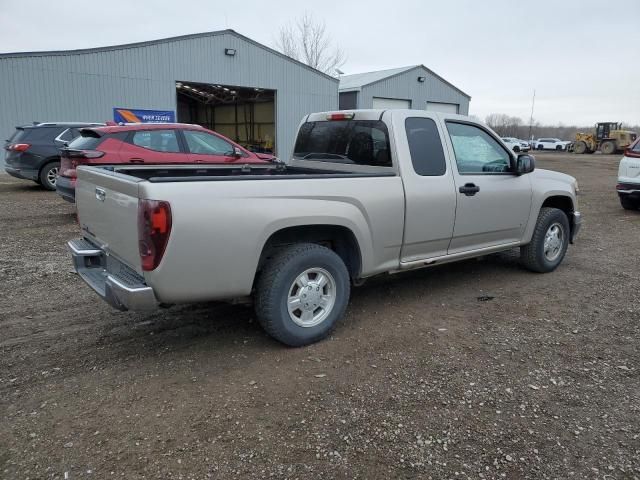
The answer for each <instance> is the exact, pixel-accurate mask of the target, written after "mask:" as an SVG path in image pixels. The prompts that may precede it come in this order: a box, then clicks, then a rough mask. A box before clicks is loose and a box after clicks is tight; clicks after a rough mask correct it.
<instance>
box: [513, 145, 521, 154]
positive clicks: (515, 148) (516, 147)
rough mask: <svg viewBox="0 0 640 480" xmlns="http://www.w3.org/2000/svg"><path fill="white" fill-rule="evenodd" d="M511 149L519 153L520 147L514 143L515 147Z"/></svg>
mask: <svg viewBox="0 0 640 480" xmlns="http://www.w3.org/2000/svg"><path fill="white" fill-rule="evenodd" d="M513 151H514V152H516V153H520V147H519V146H518V145H516V146H515V147H513Z"/></svg>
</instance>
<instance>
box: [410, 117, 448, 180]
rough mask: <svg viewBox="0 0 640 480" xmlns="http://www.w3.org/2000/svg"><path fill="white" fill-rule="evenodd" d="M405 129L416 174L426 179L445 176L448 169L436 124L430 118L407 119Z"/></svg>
mask: <svg viewBox="0 0 640 480" xmlns="http://www.w3.org/2000/svg"><path fill="white" fill-rule="evenodd" d="M405 129H406V131H407V140H408V142H409V152H410V153H411V163H413V169H414V170H415V172H416V173H417V174H418V175H421V176H425V177H429V176H440V175H444V172H445V171H446V170H447V167H446V163H445V159H444V151H443V150H442V141H441V140H440V134H439V133H438V127H437V126H436V122H434V121H433V120H431V119H430V118H422V117H413V118H407V119H406V120H405Z"/></svg>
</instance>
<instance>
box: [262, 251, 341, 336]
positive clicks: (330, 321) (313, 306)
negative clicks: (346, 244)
mask: <svg viewBox="0 0 640 480" xmlns="http://www.w3.org/2000/svg"><path fill="white" fill-rule="evenodd" d="M349 293H350V284H349V272H348V271H347V267H346V266H345V264H344V262H343V261H342V259H341V258H340V257H339V256H338V255H337V254H336V253H335V252H334V251H333V250H330V249H328V248H326V247H323V246H321V245H317V244H314V243H300V244H297V245H292V246H288V247H286V248H284V249H283V250H281V251H279V252H278V253H276V254H275V255H274V256H273V257H272V258H271V259H269V260H268V261H267V262H266V264H265V266H264V268H263V270H262V272H261V274H260V277H259V279H258V282H257V285H256V293H255V308H256V314H257V317H258V321H259V322H260V324H261V325H262V328H264V329H265V331H266V332H267V333H268V334H269V335H271V336H272V337H273V338H275V339H276V340H278V341H280V342H282V343H284V344H285V345H289V346H292V347H301V346H303V345H308V344H310V343H314V342H317V341H319V340H322V339H323V338H325V337H326V336H327V335H329V334H330V333H331V331H332V330H333V328H334V327H335V325H336V323H337V322H338V320H340V318H342V316H343V315H344V312H345V310H346V308H347V304H348V303H349Z"/></svg>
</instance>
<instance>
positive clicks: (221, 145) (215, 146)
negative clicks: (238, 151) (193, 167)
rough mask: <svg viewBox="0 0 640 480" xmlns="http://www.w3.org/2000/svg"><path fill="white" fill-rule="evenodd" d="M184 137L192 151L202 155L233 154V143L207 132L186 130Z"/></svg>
mask: <svg viewBox="0 0 640 480" xmlns="http://www.w3.org/2000/svg"><path fill="white" fill-rule="evenodd" d="M183 133H184V137H185V139H186V140H187V146H188V147H189V151H190V152H191V153H196V154H201V155H225V156H230V155H233V145H231V144H230V143H229V142H227V141H226V140H223V139H222V138H220V137H218V136H216V135H212V134H210V133H207V132H196V131H194V130H184V131H183Z"/></svg>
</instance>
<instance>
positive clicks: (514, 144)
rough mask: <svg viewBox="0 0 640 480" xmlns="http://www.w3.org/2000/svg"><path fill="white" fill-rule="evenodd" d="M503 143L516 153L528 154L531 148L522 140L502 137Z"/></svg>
mask: <svg viewBox="0 0 640 480" xmlns="http://www.w3.org/2000/svg"><path fill="white" fill-rule="evenodd" d="M502 141H503V142H504V143H506V144H507V146H508V147H509V148H510V149H511V150H513V151H514V152H516V153H518V152H528V151H529V150H530V149H531V147H529V144H528V143H527V142H523V141H522V140H520V139H518V138H514V137H502Z"/></svg>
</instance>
